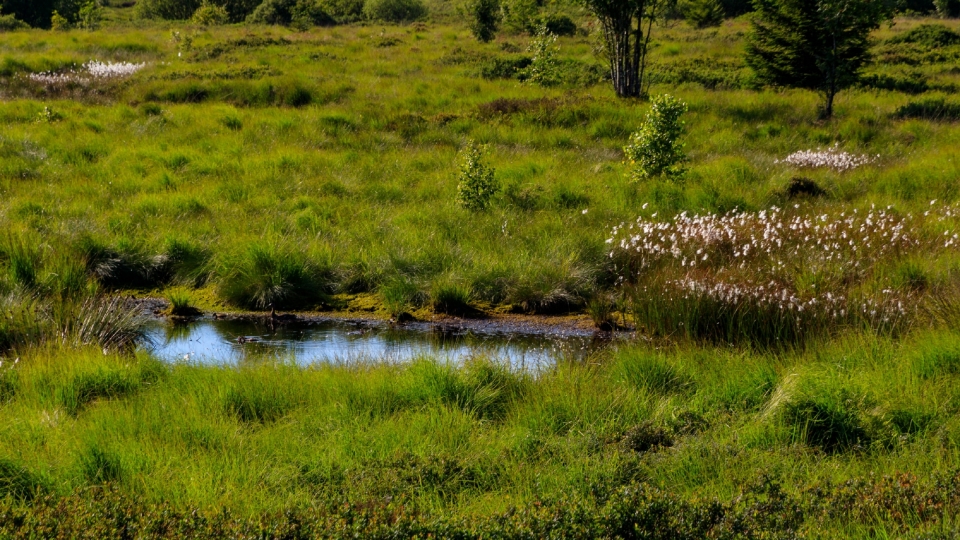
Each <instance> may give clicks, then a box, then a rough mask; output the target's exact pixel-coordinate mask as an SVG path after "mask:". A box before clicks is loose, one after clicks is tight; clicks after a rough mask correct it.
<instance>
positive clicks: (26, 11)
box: [0, 0, 83, 28]
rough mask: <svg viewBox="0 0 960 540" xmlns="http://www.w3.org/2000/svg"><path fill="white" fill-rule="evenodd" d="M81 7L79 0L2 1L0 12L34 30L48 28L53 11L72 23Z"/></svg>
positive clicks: (76, 18)
mask: <svg viewBox="0 0 960 540" xmlns="http://www.w3.org/2000/svg"><path fill="white" fill-rule="evenodd" d="M82 6H83V2H81V1H80V0H2V2H0V12H2V13H6V14H10V15H13V16H14V17H16V18H17V19H19V20H21V21H23V22H25V23H26V24H29V25H30V26H33V27H34V28H50V24H51V19H52V18H53V12H54V11H56V12H57V13H59V14H60V15H61V16H62V17H63V18H65V19H67V20H68V21H69V22H71V23H74V22H76V21H77V20H78V17H79V13H80V8H81V7H82Z"/></svg>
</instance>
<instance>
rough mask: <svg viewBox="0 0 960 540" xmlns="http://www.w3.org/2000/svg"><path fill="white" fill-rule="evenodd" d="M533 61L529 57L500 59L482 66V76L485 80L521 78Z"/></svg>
mask: <svg viewBox="0 0 960 540" xmlns="http://www.w3.org/2000/svg"><path fill="white" fill-rule="evenodd" d="M532 63H533V59H532V58H530V57H529V56H515V57H498V58H494V59H492V60H489V61H487V62H484V63H482V64H480V70H479V71H480V76H481V77H483V78H484V79H514V78H520V77H521V76H522V75H523V74H524V73H526V70H527V68H528V67H530V64H532Z"/></svg>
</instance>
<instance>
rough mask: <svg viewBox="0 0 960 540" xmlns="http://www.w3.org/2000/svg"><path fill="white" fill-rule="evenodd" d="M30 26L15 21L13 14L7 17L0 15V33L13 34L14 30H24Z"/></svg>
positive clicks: (17, 20) (15, 17)
mask: <svg viewBox="0 0 960 540" xmlns="http://www.w3.org/2000/svg"><path fill="white" fill-rule="evenodd" d="M27 28H30V25H29V24H27V23H25V22H23V21H21V20H19V19H17V16H16V15H14V14H13V13H11V14H9V15H0V32H13V31H16V30H25V29H27Z"/></svg>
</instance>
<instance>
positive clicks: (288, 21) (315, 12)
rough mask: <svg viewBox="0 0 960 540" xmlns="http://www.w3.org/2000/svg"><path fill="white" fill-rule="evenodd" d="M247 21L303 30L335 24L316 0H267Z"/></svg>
mask: <svg viewBox="0 0 960 540" xmlns="http://www.w3.org/2000/svg"><path fill="white" fill-rule="evenodd" d="M247 21H248V22H251V23H255V24H282V25H294V26H297V27H301V28H306V27H309V26H315V25H323V24H332V23H333V22H334V20H333V17H332V16H331V15H330V14H328V13H327V11H326V10H324V8H323V7H322V6H320V5H319V4H317V3H316V2H315V0H266V1H265V2H263V3H262V4H260V5H259V6H258V7H257V9H255V10H254V11H253V13H251V14H250V17H249V18H248V19H247Z"/></svg>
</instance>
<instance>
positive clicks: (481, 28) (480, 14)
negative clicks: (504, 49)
mask: <svg viewBox="0 0 960 540" xmlns="http://www.w3.org/2000/svg"><path fill="white" fill-rule="evenodd" d="M466 12H467V16H468V17H470V31H471V32H473V36H474V37H475V38H477V41H480V42H482V43H486V42H488V41H490V40H492V39H493V37H494V36H495V35H496V33H497V29H498V28H500V19H501V17H502V15H501V13H500V0H469V1H468V2H467V5H466Z"/></svg>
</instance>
